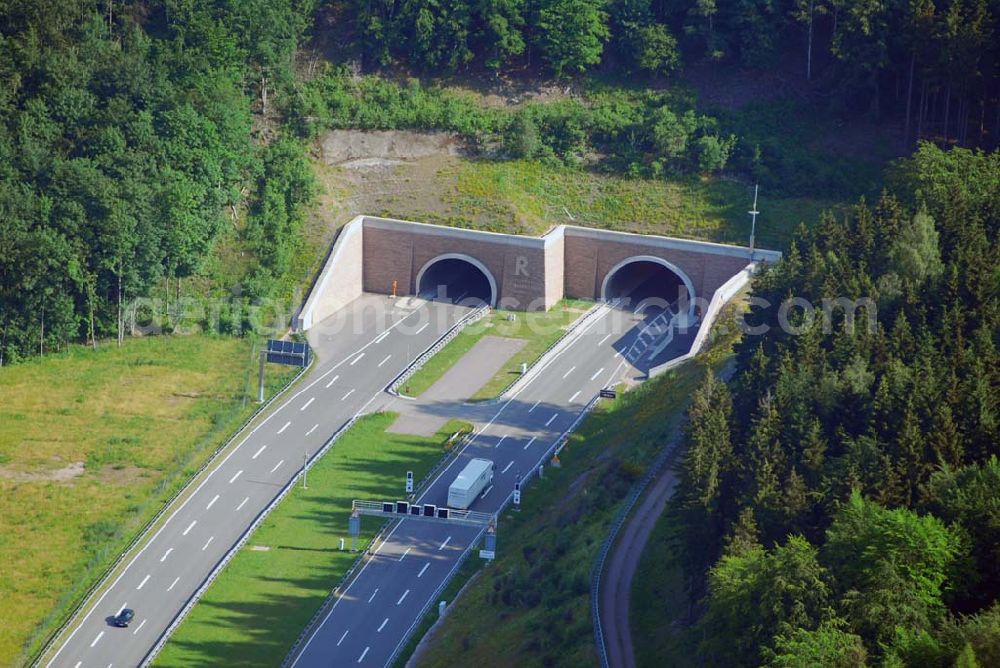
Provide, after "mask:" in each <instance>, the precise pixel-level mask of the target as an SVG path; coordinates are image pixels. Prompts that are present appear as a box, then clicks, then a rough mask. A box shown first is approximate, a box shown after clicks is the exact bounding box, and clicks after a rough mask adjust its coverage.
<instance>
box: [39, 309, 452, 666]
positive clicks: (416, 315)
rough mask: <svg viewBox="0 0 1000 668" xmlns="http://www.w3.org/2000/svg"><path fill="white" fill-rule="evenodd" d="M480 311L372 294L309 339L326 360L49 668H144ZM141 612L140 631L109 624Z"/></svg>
mask: <svg viewBox="0 0 1000 668" xmlns="http://www.w3.org/2000/svg"><path fill="white" fill-rule="evenodd" d="M470 310H471V309H469V308H465V307H459V306H453V305H451V304H445V303H426V302H424V301H422V300H416V299H401V300H391V299H389V298H387V297H385V296H376V295H365V296H363V297H361V298H360V299H358V300H356V301H355V302H353V303H352V305H351V306H349V307H347V308H346V309H344V310H342V311H341V312H338V313H337V314H335V315H334V316H332V317H331V319H328V321H325V322H324V323H320V324H319V325H317V327H316V328H315V329H314V330H311V331H310V341H311V342H312V343H313V345H314V347H315V348H316V350H317V353H318V356H319V358H320V359H321V362H320V363H319V364H317V365H316V366H314V368H313V369H312V370H310V372H309V373H308V375H307V377H306V379H305V380H304V381H302V382H301V383H300V385H299V386H298V387H300V388H301V389H297V390H295V391H294V392H293V393H291V394H290V395H289V396H287V397H286V398H282V399H281V400H280V401H279V402H277V403H276V408H274V409H272V410H271V411H270V412H269V413H268V415H267V417H266V418H265V419H263V420H262V421H260V422H259V423H258V424H257V426H256V427H254V428H253V429H252V430H251V431H250V432H249V433H248V434H246V436H245V437H244V438H243V440H242V441H241V442H240V443H239V444H238V445H237V446H235V447H234V448H232V449H231V450H230V451H229V452H228V453H227V454H226V455H224V456H223V457H222V458H220V460H219V461H218V462H217V463H215V464H213V467H212V468H211V470H210V472H209V473H208V474H207V475H205V476H204V477H203V479H202V480H201V481H200V482H199V483H198V484H197V487H196V488H195V489H194V491H193V492H192V493H190V494H188V495H187V496H186V497H185V499H184V500H183V501H182V502H179V503H178V504H177V505H176V508H174V509H172V510H171V511H170V512H169V514H168V515H167V519H166V520H165V521H164V522H163V523H162V524H161V526H160V528H159V529H158V530H156V532H155V534H154V535H153V537H152V538H151V539H150V540H149V541H148V542H147V543H146V544H145V546H144V547H142V548H141V549H139V550H138V551H137V552H136V553H135V554H134V555H131V556H130V557H129V560H128V561H127V562H126V563H127V565H126V566H125V567H124V569H122V570H121V571H120V572H119V573H118V574H117V576H116V577H115V578H114V580H113V581H112V583H111V585H110V587H108V588H107V589H106V590H105V591H104V592H103V593H102V594H100V595H99V596H98V597H97V598H96V600H94V601H93V602H88V603H87V606H86V607H85V608H84V613H83V614H82V615H81V616H80V617H79V618H78V619H76V620H74V622H73V624H72V626H71V628H72V631H71V632H70V633H69V635H68V637H67V638H66V639H65V640H64V641H63V643H62V645H61V646H60V647H59V649H58V650H57V652H56V654H55V655H54V656H53V657H52V658H51V660H49V662H48V664H47V665H48V666H60V667H62V666H68V667H76V668H90V667H92V666H99V667H100V668H111V667H113V666H137V665H139V664H140V663H142V661H143V659H144V657H146V655H147V654H148V653H149V652H150V650H151V649H152V648H153V647H154V645H155V644H156V642H157V641H158V639H159V638H160V637H161V636H162V634H163V633H164V632H165V631H166V630H167V629H168V627H169V626H170V624H171V622H172V621H173V620H174V618H175V617H176V616H177V615H178V614H179V612H180V611H181V610H182V608H183V607H184V605H185V603H186V602H187V601H188V600H189V599H190V598H191V596H192V595H193V594H194V593H195V592H196V591H197V589H198V588H199V587H200V585H201V584H202V583H203V582H204V581H205V579H206V578H207V577H208V576H209V574H210V573H211V572H212V570H213V569H214V568H215V567H216V565H217V564H218V563H219V562H220V560H221V559H223V557H224V555H225V554H226V553H227V552H228V551H229V550H230V549H231V548H232V546H234V545H235V544H236V543H237V542H238V541H239V540H240V538H241V536H242V535H243V533H244V532H245V531H246V530H247V528H248V527H249V526H251V524H252V523H253V521H254V519H255V518H256V517H257V516H258V515H259V514H260V513H261V512H262V511H263V510H264V509H265V508H266V507H267V506H268V505H269V504H270V503H271V501H272V500H273V499H274V497H275V496H276V495H277V494H278V493H279V492H280V491H281V489H282V488H283V487H284V486H285V485H286V484H287V483H288V482H289V481H290V480H292V479H293V478H295V476H297V475H298V473H299V472H300V471H301V468H302V465H303V459H304V456H306V455H312V454H313V453H315V452H316V451H317V450H318V449H319V448H320V447H322V445H323V444H324V443H325V442H326V441H327V439H328V438H329V437H330V436H331V435H332V434H334V433H335V432H336V431H337V430H338V429H339V428H340V427H341V426H342V425H344V424H345V423H346V422H347V421H348V420H350V419H351V417H353V416H354V415H355V414H357V413H359V412H362V411H365V410H366V407H368V406H369V405H370V404H371V403H372V401H373V400H374V399H375V398H376V397H379V396H381V395H382V390H383V388H384V387H385V386H386V385H387V384H388V383H389V382H390V381H391V380H392V379H393V378H395V376H396V375H397V374H399V373H400V371H402V370H403V369H404V368H405V367H406V366H407V365H408V364H409V361H410V359H411V358H412V357H416V356H417V355H418V354H419V353H421V352H423V350H424V349H425V348H427V347H428V346H430V345H431V344H432V343H434V342H435V341H436V340H437V339H438V338H439V337H440V336H441V335H442V334H443V333H444V332H445V331H447V330H448V329H449V328H450V327H451V326H452V325H453V324H454V323H455V322H456V321H457V320H458V319H460V318H461V317H462V316H464V315H465V314H467V313H469V312H470ZM126 607H128V608H132V609H134V610H135V619H134V620H133V622H132V624H131V626H130V627H129V628H124V629H122V628H115V627H113V626H111V625H110V624H109V623H108V619H109V618H110V617H112V616H114V615H116V614H117V613H118V612H119V611H120V610H121V609H123V608H126Z"/></svg>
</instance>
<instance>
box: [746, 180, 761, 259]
mask: <svg viewBox="0 0 1000 668" xmlns="http://www.w3.org/2000/svg"><path fill="white" fill-rule="evenodd" d="M759 187H760V184H754V187H753V209H752V210H751V211H749V212H748V213H749V214H750V216H751V218H750V259H751V260H752V259H753V243H754V235H755V234H756V232H757V214H759V213H760V211H758V210H757V189H758V188H759Z"/></svg>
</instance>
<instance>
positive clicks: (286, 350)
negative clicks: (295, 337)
mask: <svg viewBox="0 0 1000 668" xmlns="http://www.w3.org/2000/svg"><path fill="white" fill-rule="evenodd" d="M311 355H312V351H311V350H310V348H309V344H308V343H298V342H296V341H280V340H278V339H268V340H267V361H268V362H270V363H272V364H287V365H289V366H302V367H305V366H309V360H310V358H311Z"/></svg>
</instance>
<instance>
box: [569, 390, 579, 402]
mask: <svg viewBox="0 0 1000 668" xmlns="http://www.w3.org/2000/svg"><path fill="white" fill-rule="evenodd" d="M578 396H580V391H579V390H577V392H576V394H574V395H573V396H572V397H570V398H569V402H570V403H573V402H574V401H576V398H577V397H578Z"/></svg>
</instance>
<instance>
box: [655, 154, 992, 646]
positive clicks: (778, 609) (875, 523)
mask: <svg viewBox="0 0 1000 668" xmlns="http://www.w3.org/2000/svg"><path fill="white" fill-rule="evenodd" d="M889 181H890V183H891V184H892V185H891V187H890V189H889V190H887V191H886V192H885V193H884V194H883V195H882V196H881V197H880V198H879V199H878V201H876V202H864V201H862V202H860V203H858V204H857V205H856V206H854V207H853V208H852V209H851V210H850V212H849V213H848V214H847V215H845V216H843V217H841V218H834V217H832V216H827V217H825V218H824V219H823V220H821V221H819V223H818V224H817V225H816V226H815V227H814V228H812V229H811V230H803V231H802V233H801V234H800V235H799V236H798V237H797V238H796V240H795V242H794V243H793V244H792V247H791V248H790V249H789V250H788V253H787V255H786V257H785V258H784V259H783V261H782V262H781V263H780V264H779V265H777V266H776V267H775V268H774V269H773V270H772V271H769V272H767V274H766V275H765V276H763V277H762V278H761V279H760V280H759V281H758V283H757V284H756V288H755V291H754V296H755V297H756V298H758V299H760V300H762V302H761V304H760V305H759V306H756V307H754V308H753V309H752V311H751V313H750V314H749V315H748V317H747V320H746V324H747V326H748V327H749V328H751V329H757V328H765V327H766V328H767V333H766V334H763V335H761V336H755V335H752V334H751V335H747V336H745V337H744V338H743V340H742V342H741V343H740V344H739V347H738V350H737V359H738V372H737V374H736V376H735V378H734V380H733V382H732V384H731V385H726V384H723V383H721V382H719V381H717V380H714V379H713V378H707V379H706V381H705V383H704V384H703V386H702V387H701V388H700V390H699V391H698V392H697V394H696V395H695V397H694V402H693V405H692V407H691V410H690V416H689V417H690V423H689V427H688V432H687V442H688V450H687V453H686V456H685V459H684V463H683V467H682V472H683V478H682V483H681V488H680V492H679V493H678V495H677V496H676V497H675V499H674V502H675V503H676V504H677V505H678V507H679V508H680V512H681V514H682V516H683V517H684V528H683V531H682V534H681V535H682V539H681V541H680V544H679V545H678V546H677V548H678V554H679V555H680V556H681V558H682V559H683V561H684V566H685V569H686V571H687V578H688V584H689V594H690V596H691V599H692V603H693V604H694V606H695V607H694V609H696V610H698V612H697V613H695V614H696V615H697V616H698V619H697V621H695V622H694V624H695V627H696V628H697V629H698V631H697V634H698V637H699V638H702V639H703V640H702V641H701V642H700V643H699V646H698V650H699V652H701V653H702V656H703V658H704V659H705V661H706V663H707V664H709V665H759V664H762V663H769V664H771V665H775V666H805V665H840V666H860V665H865V663H866V659H867V661H869V662H871V663H874V664H879V665H908V666H943V665H959V666H973V665H982V666H987V665H996V663H997V661H998V660H1000V604H998V603H997V598H998V596H1000V570H998V568H997V567H998V564H1000V521H998V520H1000V515H998V511H1000V460H998V456H1000V392H998V389H1000V357H998V351H997V344H998V335H1000V272H998V267H1000V242H998V233H1000V160H998V156H997V154H996V153H994V154H992V155H984V154H982V153H977V152H971V151H966V150H963V149H952V150H950V151H942V150H940V149H938V148H936V147H934V146H931V145H928V144H925V145H923V146H921V147H920V149H919V150H918V151H917V152H916V154H915V155H914V156H913V157H912V158H910V159H908V160H905V161H903V162H901V163H900V164H899V165H898V166H897V167H896V169H895V170H894V172H893V173H892V174H891V176H890V179H889ZM789 297H795V298H798V299H802V300H804V301H803V302H801V304H802V306H801V307H795V308H791V309H788V308H787V307H783V306H782V304H783V303H784V302H785V301H786V300H787V299H788V298H789ZM823 300H830V302H828V303H833V302H834V300H842V301H841V302H840V303H841V304H842V306H846V308H842V307H835V308H830V309H827V310H826V312H825V314H824V312H823V309H822V308H820V305H821V304H822V303H823ZM765 302H766V303H765ZM807 302H808V303H811V304H815V305H816V309H815V311H812V310H807V309H808V308H809V307H806V306H805V304H806V303H807ZM848 304H849V305H848ZM855 306H858V308H857V310H856V311H855V310H854V307H855ZM783 323H784V324H783ZM977 662H978V663H977Z"/></svg>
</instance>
